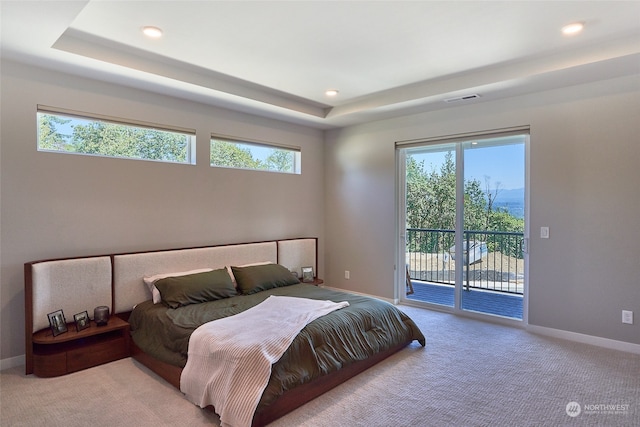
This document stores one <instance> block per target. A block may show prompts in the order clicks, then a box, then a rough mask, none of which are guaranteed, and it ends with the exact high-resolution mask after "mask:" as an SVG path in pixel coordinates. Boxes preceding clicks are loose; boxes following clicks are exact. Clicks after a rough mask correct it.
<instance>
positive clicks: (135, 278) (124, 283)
mask: <svg viewBox="0 0 640 427" xmlns="http://www.w3.org/2000/svg"><path fill="white" fill-rule="evenodd" d="M263 261H269V262H274V263H275V262H277V243H276V242H275V241H273V242H263V243H244V244H238V245H226V246H212V247H208V248H196V249H180V250H169V251H160V252H145V253H138V254H125V255H115V256H114V257H113V291H114V296H115V298H114V310H115V311H114V312H115V313H122V312H126V311H131V310H132V309H133V306H134V305H136V304H138V303H141V302H143V301H146V300H148V299H151V292H149V289H148V288H147V287H146V286H145V285H144V282H143V281H142V278H143V277H145V276H153V275H155V274H161V273H172V272H179V271H187V270H194V269H197V268H213V269H217V268H223V267H226V266H230V265H242V264H249V263H254V262H263Z"/></svg>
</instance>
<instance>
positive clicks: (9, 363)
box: [0, 354, 25, 371]
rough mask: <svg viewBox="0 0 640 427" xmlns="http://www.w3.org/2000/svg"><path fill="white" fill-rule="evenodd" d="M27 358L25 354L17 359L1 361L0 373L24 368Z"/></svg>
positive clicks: (11, 358) (10, 358)
mask: <svg viewBox="0 0 640 427" xmlns="http://www.w3.org/2000/svg"><path fill="white" fill-rule="evenodd" d="M24 362H25V357H24V354H22V355H20V356H16V357H9V358H8V359H1V360H0V371H4V370H5V369H11V368H15V367H16V366H24Z"/></svg>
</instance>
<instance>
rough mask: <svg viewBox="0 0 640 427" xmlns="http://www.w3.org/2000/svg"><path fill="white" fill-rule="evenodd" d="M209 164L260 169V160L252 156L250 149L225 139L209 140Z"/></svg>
mask: <svg viewBox="0 0 640 427" xmlns="http://www.w3.org/2000/svg"><path fill="white" fill-rule="evenodd" d="M211 164H212V165H216V166H226V167H231V168H247V169H261V166H262V164H261V162H260V161H259V160H257V159H254V158H253V155H252V154H251V150H249V149H248V148H242V147H238V146H237V145H236V144H233V143H231V142H227V141H217V140H216V141H212V142H211Z"/></svg>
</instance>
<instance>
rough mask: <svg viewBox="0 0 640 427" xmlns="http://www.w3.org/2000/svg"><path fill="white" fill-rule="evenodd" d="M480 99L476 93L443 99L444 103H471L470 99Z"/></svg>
mask: <svg viewBox="0 0 640 427" xmlns="http://www.w3.org/2000/svg"><path fill="white" fill-rule="evenodd" d="M476 98H480V95H478V94H477V93H472V94H471V95H463V96H457V97H455V98H448V99H445V100H444V102H460V101H471V100H472V99H476Z"/></svg>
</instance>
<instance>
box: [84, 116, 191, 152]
mask: <svg viewBox="0 0 640 427" xmlns="http://www.w3.org/2000/svg"><path fill="white" fill-rule="evenodd" d="M187 138H188V137H187V136H186V135H181V134H178V133H172V132H166V131H159V130H156V129H147V128H136V127H132V126H126V125H121V124H116V123H107V122H98V121H94V122H89V123H87V124H84V125H76V126H74V128H73V144H74V146H75V148H76V150H75V151H76V152H78V153H86V154H99V155H103V156H114V157H128V158H136V159H147V160H165V161H178V162H184V161H186V160H187V149H188V141H187Z"/></svg>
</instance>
